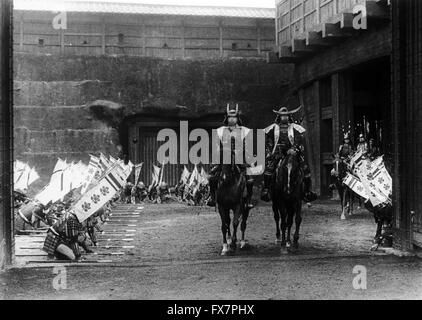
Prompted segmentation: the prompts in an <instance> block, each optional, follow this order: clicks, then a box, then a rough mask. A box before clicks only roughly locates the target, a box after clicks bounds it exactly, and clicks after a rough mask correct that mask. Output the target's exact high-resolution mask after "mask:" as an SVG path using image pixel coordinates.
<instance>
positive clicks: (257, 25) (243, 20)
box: [14, 0, 275, 59]
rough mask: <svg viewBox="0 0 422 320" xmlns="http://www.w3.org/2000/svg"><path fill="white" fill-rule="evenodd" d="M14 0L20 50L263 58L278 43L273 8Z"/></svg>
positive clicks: (90, 53) (89, 53)
mask: <svg viewBox="0 0 422 320" xmlns="http://www.w3.org/2000/svg"><path fill="white" fill-rule="evenodd" d="M14 4H15V6H14V8H15V18H14V49H15V52H29V53H43V54H70V55H74V54H76V55H105V54H107V55H135V56H149V57H160V58H165V59H212V58H227V57H243V58H249V57H250V58H264V57H265V54H266V52H268V51H270V50H272V49H273V46H274V43H275V39H274V15H275V11H274V10H273V9H265V8H263V9H259V8H224V7H222V8H220V7H195V6H175V5H148V4H123V3H108V2H104V3H101V2H89V1H83V2H79V1H64V2H59V1H51V0H47V1H29V0H16V1H14ZM64 12H65V13H66V14H63V13H64ZM61 14H62V15H61ZM55 17H56V20H54V19H55ZM60 18H62V19H60ZM65 20H66V21H65ZM53 21H55V22H56V23H55V24H53ZM65 22H66V23H65ZM62 26H64V27H65V28H64V29H61V27H62ZM56 28H59V29H58V30H57V29H56Z"/></svg>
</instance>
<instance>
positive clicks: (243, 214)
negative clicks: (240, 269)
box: [240, 208, 249, 249]
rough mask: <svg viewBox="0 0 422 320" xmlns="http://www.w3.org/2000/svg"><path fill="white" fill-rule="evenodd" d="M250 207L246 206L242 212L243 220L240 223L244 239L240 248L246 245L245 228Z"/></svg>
mask: <svg viewBox="0 0 422 320" xmlns="http://www.w3.org/2000/svg"><path fill="white" fill-rule="evenodd" d="M248 216H249V209H248V208H246V209H245V210H244V211H243V213H242V222H241V224H240V230H241V231H242V240H241V241H240V249H243V248H244V247H245V246H246V239H245V230H246V221H247V220H248Z"/></svg>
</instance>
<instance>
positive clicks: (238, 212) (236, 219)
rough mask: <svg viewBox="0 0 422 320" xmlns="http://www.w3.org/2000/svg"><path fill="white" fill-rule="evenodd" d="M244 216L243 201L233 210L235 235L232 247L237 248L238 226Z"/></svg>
mask: <svg viewBox="0 0 422 320" xmlns="http://www.w3.org/2000/svg"><path fill="white" fill-rule="evenodd" d="M241 216H242V203H240V204H239V205H238V206H237V207H236V209H235V210H234V212H233V236H232V239H233V241H232V248H233V249H236V242H237V228H238V227H239V223H240V217H241Z"/></svg>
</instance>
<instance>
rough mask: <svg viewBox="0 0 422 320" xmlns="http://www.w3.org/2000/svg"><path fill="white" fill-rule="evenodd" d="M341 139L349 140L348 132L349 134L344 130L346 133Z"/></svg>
mask: <svg viewBox="0 0 422 320" xmlns="http://www.w3.org/2000/svg"><path fill="white" fill-rule="evenodd" d="M343 140H344V141H346V140H350V134H349V132H346V133H345V134H344V137H343Z"/></svg>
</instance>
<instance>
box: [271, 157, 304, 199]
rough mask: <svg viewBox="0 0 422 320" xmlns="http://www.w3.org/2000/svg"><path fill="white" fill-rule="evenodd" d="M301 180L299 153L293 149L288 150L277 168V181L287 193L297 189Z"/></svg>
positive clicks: (289, 193)
mask: <svg viewBox="0 0 422 320" xmlns="http://www.w3.org/2000/svg"><path fill="white" fill-rule="evenodd" d="M301 182H302V172H301V170H300V160H299V155H298V153H297V152H296V151H294V150H292V149H291V150H289V151H288V152H287V155H286V157H285V158H284V160H283V161H282V162H280V163H279V165H278V168H277V183H278V184H281V185H282V189H283V192H285V193H286V194H288V195H291V194H293V192H294V191H295V190H298V188H297V187H298V186H299V185H300V184H301Z"/></svg>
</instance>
